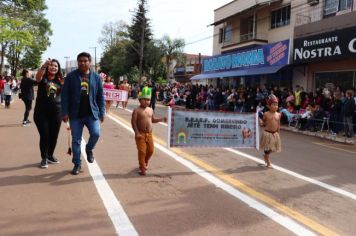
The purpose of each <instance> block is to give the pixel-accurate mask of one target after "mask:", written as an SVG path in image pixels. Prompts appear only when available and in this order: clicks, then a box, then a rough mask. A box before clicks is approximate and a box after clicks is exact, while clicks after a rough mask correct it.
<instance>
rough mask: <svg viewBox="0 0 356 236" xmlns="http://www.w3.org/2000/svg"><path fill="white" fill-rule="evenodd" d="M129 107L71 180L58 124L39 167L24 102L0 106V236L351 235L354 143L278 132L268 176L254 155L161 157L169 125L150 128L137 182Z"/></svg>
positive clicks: (355, 200) (170, 153)
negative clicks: (151, 138)
mask: <svg viewBox="0 0 356 236" xmlns="http://www.w3.org/2000/svg"><path fill="white" fill-rule="evenodd" d="M130 103H131V105H129V107H128V108H129V109H128V110H122V109H121V108H115V107H112V112H111V114H110V115H109V116H107V117H106V120H105V122H104V123H103V125H102V133H101V138H100V140H99V142H98V145H97V147H96V149H95V150H94V155H95V158H96V161H95V162H94V163H93V164H87V163H84V164H83V171H82V173H80V175H78V176H73V175H71V174H70V171H71V169H72V163H71V158H70V157H69V156H68V155H67V154H66V151H67V148H68V146H67V131H66V129H65V126H64V125H62V128H61V132H60V136H59V138H58V144H57V148H56V151H55V156H56V157H57V158H58V159H59V160H60V162H61V163H60V164H58V165H50V166H49V168H48V169H40V168H38V166H39V162H40V152H39V147H38V142H39V136H38V133H37V130H36V126H35V125H34V124H32V125H31V126H29V127H22V125H21V121H22V114H23V110H24V105H23V103H22V101H20V100H18V99H15V101H14V102H13V103H12V105H11V106H12V107H11V109H9V110H6V109H3V107H0V117H1V118H0V134H1V135H0V145H1V152H0V153H1V155H0V157H1V158H0V161H1V165H0V209H1V211H0V228H1V230H0V235H10V236H15V235H25V234H26V235H116V234H120V235H137V234H138V235H355V234H356V225H355V224H353V223H352V220H351V219H354V218H355V217H356V181H355V179H356V172H355V169H356V161H355V160H356V159H355V158H356V147H355V145H348V144H343V143H336V142H332V141H329V140H324V139H320V138H317V137H310V136H306V135H302V134H298V133H293V132H288V131H282V133H281V137H282V148H283V150H282V153H279V154H273V155H272V163H273V164H274V165H275V168H274V169H266V168H264V167H262V166H260V165H259V164H260V163H262V158H261V157H262V152H258V151H256V150H250V149H228V148H226V149H216V148H215V149H202V148H189V149H170V150H168V149H166V147H165V139H166V129H167V126H166V125H165V124H155V125H154V128H153V130H154V134H155V142H156V150H155V154H154V157H153V159H152V161H151V162H150V166H149V170H148V175H147V176H145V177H142V176H139V175H138V173H137V172H138V168H137V166H138V163H137V151H136V147H135V143H134V138H133V133H132V131H131V128H130V117H131V113H130V110H132V109H133V108H134V106H135V105H133V104H137V102H136V101H130ZM164 113H165V107H163V106H158V108H157V114H158V115H160V114H164ZM32 115H33V113H32V112H31V115H30V117H31V118H32ZM31 120H32V119H31ZM87 138H88V134H87V132H85V133H84V139H85V140H87ZM83 159H84V160H85V158H83ZM121 207H122V208H121Z"/></svg>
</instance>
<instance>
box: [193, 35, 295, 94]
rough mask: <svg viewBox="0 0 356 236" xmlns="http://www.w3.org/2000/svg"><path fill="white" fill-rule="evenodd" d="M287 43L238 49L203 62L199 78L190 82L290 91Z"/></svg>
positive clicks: (290, 71)
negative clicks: (279, 88) (204, 81)
mask: <svg viewBox="0 0 356 236" xmlns="http://www.w3.org/2000/svg"><path fill="white" fill-rule="evenodd" d="M289 49H290V47H289V40H284V41H280V42H276V43H272V44H266V45H258V46H254V47H249V48H244V49H239V50H236V51H233V52H229V53H226V54H221V55H216V56H212V57H209V58H206V59H204V60H203V69H202V74H199V75H196V76H193V77H192V78H191V80H192V81H195V80H197V81H201V80H203V79H206V80H207V81H208V84H213V85H214V86H222V87H230V88H232V87H238V86H240V85H244V86H251V87H256V86H260V85H262V84H269V85H272V84H273V85H277V86H281V87H290V86H291V83H292V70H291V69H290V68H289V67H288V64H289Z"/></svg>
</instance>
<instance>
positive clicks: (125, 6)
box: [42, 0, 232, 67]
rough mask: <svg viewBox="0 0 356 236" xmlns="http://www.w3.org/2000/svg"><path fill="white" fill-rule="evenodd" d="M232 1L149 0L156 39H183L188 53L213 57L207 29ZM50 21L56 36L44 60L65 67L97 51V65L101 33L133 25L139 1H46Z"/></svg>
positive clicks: (151, 21)
mask: <svg viewBox="0 0 356 236" xmlns="http://www.w3.org/2000/svg"><path fill="white" fill-rule="evenodd" d="M231 1H232V0H179V1H172V0H147V3H148V15H147V17H148V18H149V19H150V23H151V30H152V32H153V36H154V38H155V39H160V38H162V37H163V36H164V35H169V36H170V37H171V38H173V39H175V38H183V39H184V40H185V42H186V43H187V44H189V43H191V42H195V41H197V40H200V39H204V38H207V37H208V39H206V40H201V41H199V42H196V43H193V44H189V45H187V46H186V47H185V49H184V51H185V52H186V53H191V54H198V53H201V54H202V55H211V54H212V50H213V40H212V39H213V38H212V37H213V27H212V26H210V27H207V26H208V25H210V24H211V23H213V20H214V10H215V9H217V8H219V7H221V6H223V5H225V4H226V3H229V2H231ZM46 4H47V7H48V9H47V10H46V11H45V13H46V18H47V19H48V20H49V21H50V23H51V28H52V31H53V35H52V36H51V37H50V41H51V46H50V47H49V48H48V49H47V51H46V52H45V53H44V55H43V56H42V58H43V59H45V58H56V59H57V60H59V61H60V63H61V65H62V67H64V65H65V61H66V59H65V57H69V59H68V60H75V59H76V56H77V55H78V54H79V53H80V52H83V51H86V52H89V53H90V54H91V55H92V57H93V59H94V54H95V53H94V52H95V49H94V47H96V55H97V62H98V61H99V60H100V56H101V54H102V53H103V50H102V48H101V46H100V44H99V43H98V39H99V38H100V37H102V34H101V30H102V28H103V26H104V25H105V24H107V23H109V22H118V21H120V20H122V21H125V22H126V23H128V24H131V20H132V16H133V13H132V12H131V11H134V10H136V9H137V0H46Z"/></svg>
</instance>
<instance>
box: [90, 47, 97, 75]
mask: <svg viewBox="0 0 356 236" xmlns="http://www.w3.org/2000/svg"><path fill="white" fill-rule="evenodd" d="M90 48H94V68H95V72H98V71H97V69H96V47H90Z"/></svg>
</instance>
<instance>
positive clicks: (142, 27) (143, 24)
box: [138, 17, 145, 87]
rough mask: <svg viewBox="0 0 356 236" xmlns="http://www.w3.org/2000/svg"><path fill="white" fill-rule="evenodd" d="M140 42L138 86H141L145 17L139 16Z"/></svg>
mask: <svg viewBox="0 0 356 236" xmlns="http://www.w3.org/2000/svg"><path fill="white" fill-rule="evenodd" d="M141 20H142V24H141V44H140V64H139V71H140V77H139V78H138V86H139V87H140V86H141V77H142V75H143V45H144V43H145V18H143V17H142V18H141Z"/></svg>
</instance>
